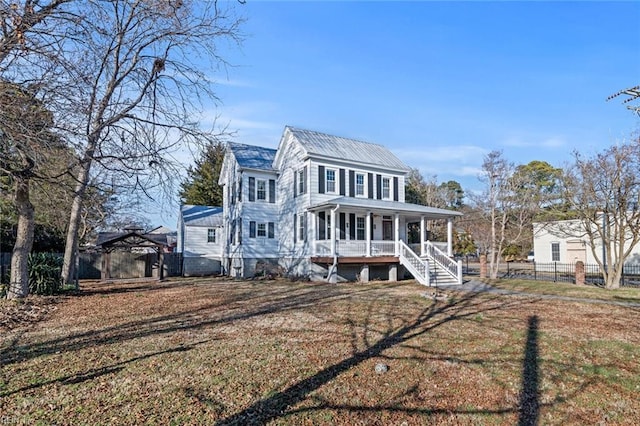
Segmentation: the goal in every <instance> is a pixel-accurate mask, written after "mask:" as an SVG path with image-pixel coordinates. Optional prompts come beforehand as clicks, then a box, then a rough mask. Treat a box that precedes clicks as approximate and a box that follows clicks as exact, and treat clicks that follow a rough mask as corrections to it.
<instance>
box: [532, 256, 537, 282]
mask: <svg viewBox="0 0 640 426" xmlns="http://www.w3.org/2000/svg"><path fill="white" fill-rule="evenodd" d="M537 272H538V271H537V269H536V261H535V260H534V261H533V279H534V281H538V273H537Z"/></svg>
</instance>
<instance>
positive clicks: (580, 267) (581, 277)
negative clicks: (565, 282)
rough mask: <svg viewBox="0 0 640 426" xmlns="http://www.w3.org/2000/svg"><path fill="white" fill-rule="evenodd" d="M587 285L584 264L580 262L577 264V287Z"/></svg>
mask: <svg viewBox="0 0 640 426" xmlns="http://www.w3.org/2000/svg"><path fill="white" fill-rule="evenodd" d="M584 283H585V271H584V262H582V261H581V260H578V261H577V262H576V285H584Z"/></svg>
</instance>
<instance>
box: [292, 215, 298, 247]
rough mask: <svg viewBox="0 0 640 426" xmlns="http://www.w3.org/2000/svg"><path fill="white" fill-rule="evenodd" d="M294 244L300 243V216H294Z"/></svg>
mask: <svg viewBox="0 0 640 426" xmlns="http://www.w3.org/2000/svg"><path fill="white" fill-rule="evenodd" d="M293 242H294V243H297V242H298V215H297V214H295V213H294V214H293Z"/></svg>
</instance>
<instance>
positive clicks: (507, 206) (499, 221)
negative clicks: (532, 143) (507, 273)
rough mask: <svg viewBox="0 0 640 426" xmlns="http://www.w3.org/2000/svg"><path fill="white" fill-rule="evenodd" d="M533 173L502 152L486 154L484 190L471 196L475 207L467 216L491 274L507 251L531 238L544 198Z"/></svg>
mask: <svg viewBox="0 0 640 426" xmlns="http://www.w3.org/2000/svg"><path fill="white" fill-rule="evenodd" d="M533 176H534V175H532V174H530V173H523V172H522V169H519V168H516V167H515V166H514V165H513V164H512V163H511V162H509V161H507V160H506V159H505V158H504V157H503V156H502V152H500V151H492V152H490V153H489V154H487V155H486V156H485V158H484V161H483V163H482V174H481V175H480V176H479V179H480V180H481V181H482V182H483V183H484V184H485V190H484V191H483V192H482V193H481V194H478V195H475V196H474V197H472V199H473V201H474V206H473V208H472V209H471V214H469V215H468V216H469V217H468V218H466V220H465V223H467V224H468V232H470V233H471V234H472V236H473V238H474V241H475V242H476V245H477V247H478V249H479V250H480V251H481V253H482V254H484V255H486V256H487V258H488V261H489V277H490V278H492V279H495V278H497V277H498V270H499V268H500V262H501V259H502V255H503V254H504V250H505V248H506V247H507V246H509V245H518V244H522V242H523V241H525V240H526V239H528V238H530V235H531V234H530V227H531V222H532V218H533V216H534V214H535V213H536V212H537V211H538V209H539V206H540V202H541V198H540V195H539V188H538V187H537V186H536V185H535V182H534V181H533Z"/></svg>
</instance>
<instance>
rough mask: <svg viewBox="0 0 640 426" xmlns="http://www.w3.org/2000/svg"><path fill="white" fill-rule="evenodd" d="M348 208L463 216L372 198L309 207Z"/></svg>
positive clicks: (430, 216) (341, 199)
mask: <svg viewBox="0 0 640 426" xmlns="http://www.w3.org/2000/svg"><path fill="white" fill-rule="evenodd" d="M336 206H339V208H340V209H342V208H348V209H354V210H365V211H371V212H374V211H375V212H378V213H380V212H382V213H389V214H393V213H398V214H401V215H403V216H412V217H418V218H419V217H421V216H424V217H425V218H427V219H447V218H450V217H456V216H462V213H460V212H456V211H453V210H446V209H438V208H435V207H428V206H421V205H419V204H411V203H401V202H399V201H387V200H372V199H370V198H354V197H339V198H333V199H331V200H328V201H323V202H322V203H318V204H315V205H313V206H310V207H309V209H308V210H309V211H319V210H326V209H333V208H335V207H336Z"/></svg>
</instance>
